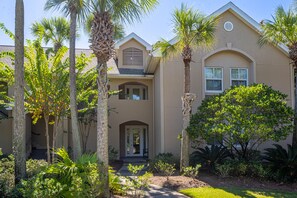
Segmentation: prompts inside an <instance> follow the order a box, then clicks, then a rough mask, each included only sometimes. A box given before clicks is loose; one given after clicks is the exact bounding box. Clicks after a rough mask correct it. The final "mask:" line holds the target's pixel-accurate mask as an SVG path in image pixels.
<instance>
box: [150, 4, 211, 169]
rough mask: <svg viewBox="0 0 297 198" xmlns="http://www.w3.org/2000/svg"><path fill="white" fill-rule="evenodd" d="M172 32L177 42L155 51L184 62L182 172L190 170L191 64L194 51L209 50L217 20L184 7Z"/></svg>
mask: <svg viewBox="0 0 297 198" xmlns="http://www.w3.org/2000/svg"><path fill="white" fill-rule="evenodd" d="M172 18H173V32H174V34H175V39H174V40H176V42H174V43H173V42H171V41H166V40H164V39H163V40H161V41H160V42H158V43H156V45H155V47H156V48H157V49H159V50H160V51H161V53H162V55H163V56H164V57H168V56H173V55H176V54H180V55H181V56H182V59H183V62H184V91H183V92H184V93H183V96H182V114H183V130H182V135H181V155H180V168H182V167H184V166H185V167H186V166H189V136H188V134H187V131H186V128H187V127H188V125H189V122H190V116H191V109H192V103H193V101H194V100H195V98H196V96H195V94H193V93H190V91H191V90H190V85H191V80H190V70H191V69H190V63H191V62H192V55H193V50H194V49H195V48H198V47H205V46H210V45H211V44H212V43H213V41H214V33H215V27H216V19H215V18H212V17H206V16H204V15H202V14H201V13H200V12H198V11H196V10H194V9H192V8H188V7H187V6H186V5H185V4H182V5H181V8H180V9H176V10H175V11H174V12H173V15H172Z"/></svg>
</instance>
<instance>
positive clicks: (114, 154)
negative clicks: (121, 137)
mask: <svg viewBox="0 0 297 198" xmlns="http://www.w3.org/2000/svg"><path fill="white" fill-rule="evenodd" d="M118 154H119V152H118V151H117V150H116V149H115V148H114V147H112V146H109V147H108V157H109V161H110V162H113V161H116V160H117V159H118Z"/></svg>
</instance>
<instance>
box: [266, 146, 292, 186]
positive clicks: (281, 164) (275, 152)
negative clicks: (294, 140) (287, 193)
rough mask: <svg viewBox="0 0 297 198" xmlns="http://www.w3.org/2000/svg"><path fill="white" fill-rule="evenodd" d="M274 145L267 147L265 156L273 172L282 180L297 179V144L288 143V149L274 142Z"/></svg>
mask: <svg viewBox="0 0 297 198" xmlns="http://www.w3.org/2000/svg"><path fill="white" fill-rule="evenodd" d="M274 147H275V148H267V149H265V153H264V157H263V158H264V160H265V161H266V162H267V164H268V166H269V168H270V171H271V173H272V174H273V175H275V176H276V178H277V179H280V180H282V181H290V182H294V181H296V178H297V146H292V145H289V144H288V147H287V150H286V149H285V148H283V147H282V146H281V145H278V144H274Z"/></svg>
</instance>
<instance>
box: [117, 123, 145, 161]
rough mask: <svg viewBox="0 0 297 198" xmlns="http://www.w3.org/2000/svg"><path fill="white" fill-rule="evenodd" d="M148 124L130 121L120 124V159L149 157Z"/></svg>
mask: <svg viewBox="0 0 297 198" xmlns="http://www.w3.org/2000/svg"><path fill="white" fill-rule="evenodd" d="M148 131H149V129H148V124H146V123H144V122H140V121H128V122H125V123H122V124H120V157H121V158H125V157H138V158H139V157H148V145H149V138H148V137H149V136H148Z"/></svg>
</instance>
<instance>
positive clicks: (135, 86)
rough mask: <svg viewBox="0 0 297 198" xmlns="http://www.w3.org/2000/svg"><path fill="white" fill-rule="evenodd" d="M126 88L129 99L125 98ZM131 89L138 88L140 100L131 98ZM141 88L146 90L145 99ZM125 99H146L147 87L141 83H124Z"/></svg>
mask: <svg viewBox="0 0 297 198" xmlns="http://www.w3.org/2000/svg"><path fill="white" fill-rule="evenodd" d="M127 88H128V89H129V99H128V98H126V95H127ZM132 89H139V91H140V92H139V95H140V100H133V98H131V96H133V93H132ZM143 89H145V90H146V95H145V96H146V98H145V99H144V98H143ZM125 100H133V101H142V100H148V88H147V87H145V86H143V85H125Z"/></svg>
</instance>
